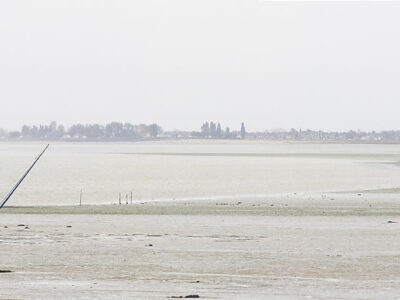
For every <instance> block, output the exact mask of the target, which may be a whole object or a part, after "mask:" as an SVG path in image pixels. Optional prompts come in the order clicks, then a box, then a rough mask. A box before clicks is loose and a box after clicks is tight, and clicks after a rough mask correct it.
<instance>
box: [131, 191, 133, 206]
mask: <svg viewBox="0 0 400 300" xmlns="http://www.w3.org/2000/svg"><path fill="white" fill-rule="evenodd" d="M132 199H133V194H132V192H131V205H132Z"/></svg>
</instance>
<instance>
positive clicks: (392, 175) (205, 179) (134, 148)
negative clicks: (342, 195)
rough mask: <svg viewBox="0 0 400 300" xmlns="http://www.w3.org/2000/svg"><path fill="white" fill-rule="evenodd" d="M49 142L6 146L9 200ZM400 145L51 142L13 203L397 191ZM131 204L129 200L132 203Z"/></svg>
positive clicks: (2, 151) (3, 176) (2, 175)
mask: <svg viewBox="0 0 400 300" xmlns="http://www.w3.org/2000/svg"><path fill="white" fill-rule="evenodd" d="M45 144H46V143H45V142H43V143H38V142H32V143H31V142H15V143H8V142H3V143H0V194H1V196H3V195H5V194H6V193H7V192H8V191H9V189H10V188H11V187H12V185H13V184H15V182H16V181H17V180H18V179H19V177H20V176H21V175H22V173H23V172H24V171H25V169H26V168H27V167H28V166H29V164H30V163H31V162H32V161H33V159H34V157H35V155H37V153H39V152H40V150H41V149H42V147H43V146H44V145H45ZM397 161H400V145H361V144H360V145H350V144H314V143H281V142H280V143H278V142H260V141H254V142H252V141H160V142H138V143H52V144H51V147H50V149H49V151H48V153H46V155H45V156H44V157H43V159H42V160H41V161H40V162H39V164H38V165H37V167H36V168H35V169H34V170H33V172H32V173H31V174H30V175H29V177H28V178H27V180H26V181H25V182H24V183H23V185H22V186H21V188H20V189H19V190H18V191H17V193H16V194H15V196H14V197H13V198H12V199H11V200H10V202H9V204H8V205H66V204H78V202H79V193H80V190H81V189H83V191H84V193H83V202H84V203H86V204H89V203H90V204H92V203H93V204H109V203H113V202H114V203H116V202H118V197H119V192H121V193H122V198H123V202H124V201H125V197H126V196H125V195H126V194H129V198H130V193H131V192H132V194H133V200H134V201H148V200H152V199H154V200H170V201H174V200H177V201H178V200H181V199H205V200H206V199H214V198H215V199H223V198H241V197H242V198H246V197H264V196H267V195H270V194H286V193H319V192H335V191H350V190H364V189H369V190H370V189H383V188H395V187H398V186H399V183H400V168H398V167H397V166H396V164H395V162H397ZM129 201H130V199H129Z"/></svg>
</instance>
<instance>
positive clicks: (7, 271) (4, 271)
mask: <svg viewBox="0 0 400 300" xmlns="http://www.w3.org/2000/svg"><path fill="white" fill-rule="evenodd" d="M0 273H12V271H11V270H0Z"/></svg>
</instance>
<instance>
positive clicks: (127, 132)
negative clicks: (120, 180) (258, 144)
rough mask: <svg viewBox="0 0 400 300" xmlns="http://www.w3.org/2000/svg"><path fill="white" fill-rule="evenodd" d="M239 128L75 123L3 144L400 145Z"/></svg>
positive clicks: (9, 137) (10, 135) (38, 128)
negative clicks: (209, 142)
mask: <svg viewBox="0 0 400 300" xmlns="http://www.w3.org/2000/svg"><path fill="white" fill-rule="evenodd" d="M238 125H239V126H238V129H231V128H230V127H222V125H221V124H220V123H219V122H205V123H203V124H202V125H201V126H199V130H198V131H180V130H174V131H164V130H163V129H162V127H161V126H159V125H158V124H149V125H146V124H138V125H134V124H130V123H119V122H112V123H109V124H106V125H102V124H75V125H72V126H71V127H69V128H66V127H65V126H63V125H61V124H57V122H51V123H50V124H48V125H32V126H29V125H24V126H22V128H21V130H20V131H8V130H6V129H1V128H0V140H3V141H18V140H21V141H24V140H26V141H29V140H32V141H35V140H40V141H42V140H44V141H71V142H73V141H76V142H79V141H88V142H90V141H93V142H95V141H104V142H105V141H142V140H163V139H221V140H239V139H246V140H271V141H325V142H371V143H385V142H388V143H389V142H393V143H397V142H398V143H400V130H390V131H380V132H377V131H370V132H365V131H354V130H350V131H345V132H339V131H337V132H336V131H332V132H326V131H321V130H318V131H315V130H309V129H308V130H302V129H290V130H283V129H280V130H265V131H262V132H251V131H247V130H246V126H245V124H244V123H241V124H238Z"/></svg>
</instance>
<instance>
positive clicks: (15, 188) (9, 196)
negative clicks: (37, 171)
mask: <svg viewBox="0 0 400 300" xmlns="http://www.w3.org/2000/svg"><path fill="white" fill-rule="evenodd" d="M49 146H50V145H47V146H46V148H44V150H43V151H42V152H41V153H40V154H39V156H38V157H37V158H36V160H35V161H34V162H33V164H32V165H31V166H30V167H29V169H28V171H26V172H25V174H24V175H23V176H22V177H21V179H20V180H18V182H17V184H16V185H15V186H14V187H13V188H12V190H11V191H10V192H9V193H8V194H7V196H6V197H5V198H4V200H3V201H2V202H1V204H0V209H1V208H3V206H4V205H5V204H6V203H7V201H8V199H10V198H11V196H12V195H13V194H14V192H15V191H16V190H17V188H18V187H19V185H20V184H21V183H22V181H24V179H25V177H26V176H28V174H29V172H30V171H31V170H32V169H33V167H34V166H35V165H36V163H37V162H38V161H39V159H40V158H41V157H42V155H43V154H44V153H45V152H46V150H47V148H49Z"/></svg>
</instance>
